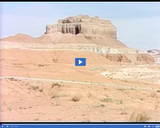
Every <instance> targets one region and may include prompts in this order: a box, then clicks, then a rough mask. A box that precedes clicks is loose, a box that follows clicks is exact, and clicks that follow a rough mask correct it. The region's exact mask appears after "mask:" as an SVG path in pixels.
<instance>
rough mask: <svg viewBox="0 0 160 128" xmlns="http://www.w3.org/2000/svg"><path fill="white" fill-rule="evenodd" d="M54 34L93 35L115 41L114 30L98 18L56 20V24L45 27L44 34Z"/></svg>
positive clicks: (81, 17) (82, 16)
mask: <svg viewBox="0 0 160 128" xmlns="http://www.w3.org/2000/svg"><path fill="white" fill-rule="evenodd" d="M56 32H61V33H64V34H66V33H71V34H74V35H76V34H79V33H81V34H91V35H92V34H93V35H99V36H105V37H108V38H113V39H116V38H117V36H116V28H115V27H114V26H113V25H112V23H111V21H109V20H102V19H99V17H97V16H96V17H89V16H88V15H77V16H74V17H67V18H65V19H62V20H58V23H57V24H52V25H47V26H46V32H45V34H52V33H56Z"/></svg>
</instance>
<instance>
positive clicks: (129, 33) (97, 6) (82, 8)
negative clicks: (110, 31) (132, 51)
mask: <svg viewBox="0 0 160 128" xmlns="http://www.w3.org/2000/svg"><path fill="white" fill-rule="evenodd" d="M78 14H85V15H89V16H92V17H93V16H99V17H100V18H101V19H108V20H111V22H112V23H113V25H114V26H115V27H116V28H117V37H118V40H120V41H121V42H123V43H124V44H126V45H127V46H129V47H133V48H137V49H144V50H147V49H160V2H0V38H3V37H7V36H12V35H16V34H17V33H25V34H28V35H30V36H33V37H38V36H40V35H41V34H43V33H44V32H45V28H46V24H54V23H56V22H57V20H58V19H63V18H66V17H69V16H75V15H78Z"/></svg>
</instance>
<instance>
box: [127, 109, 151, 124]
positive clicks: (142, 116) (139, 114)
mask: <svg viewBox="0 0 160 128" xmlns="http://www.w3.org/2000/svg"><path fill="white" fill-rule="evenodd" d="M150 119H151V118H150V117H149V116H148V115H147V113H146V112H145V111H136V110H135V111H133V112H132V113H131V115H130V117H129V121H131V122H146V121H148V120H150Z"/></svg>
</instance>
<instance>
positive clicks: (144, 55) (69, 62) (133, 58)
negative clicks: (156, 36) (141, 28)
mask: <svg viewBox="0 0 160 128" xmlns="http://www.w3.org/2000/svg"><path fill="white" fill-rule="evenodd" d="M44 27H45V26H44ZM117 29H118V28H116V26H114V25H113V24H112V22H111V21H110V20H104V19H100V18H99V17H98V16H95V17H90V16H88V15H77V16H72V17H67V18H65V19H60V20H58V22H57V23H56V24H51V25H47V26H46V31H45V32H44V34H42V35H41V36H39V37H38V38H34V37H31V36H29V35H26V34H23V33H19V34H16V35H14V36H10V37H6V38H3V39H1V40H0V42H1V59H0V61H1V79H0V80H1V121H3V122H7V121H11V122H12V121H23V122H25V121H36V122H37V121H40V122H43V121H51V122H65V121H67V122H73V121H78V122H95V121H96V122H159V121H160V50H157V49H152V50H148V51H144V50H139V49H133V48H130V47H129V46H126V45H125V44H124V43H122V42H121V41H119V40H118V39H117ZM75 58H86V66H75Z"/></svg>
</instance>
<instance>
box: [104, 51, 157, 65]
mask: <svg viewBox="0 0 160 128" xmlns="http://www.w3.org/2000/svg"><path fill="white" fill-rule="evenodd" d="M133 57H134V60H135V62H137V63H139V62H140V63H154V58H153V57H152V56H151V55H149V54H143V53H141V54H135V55H134V56H133ZM106 58H107V59H109V60H110V61H114V62H124V63H132V60H131V58H130V56H129V57H128V56H126V55H125V54H107V55H106Z"/></svg>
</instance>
